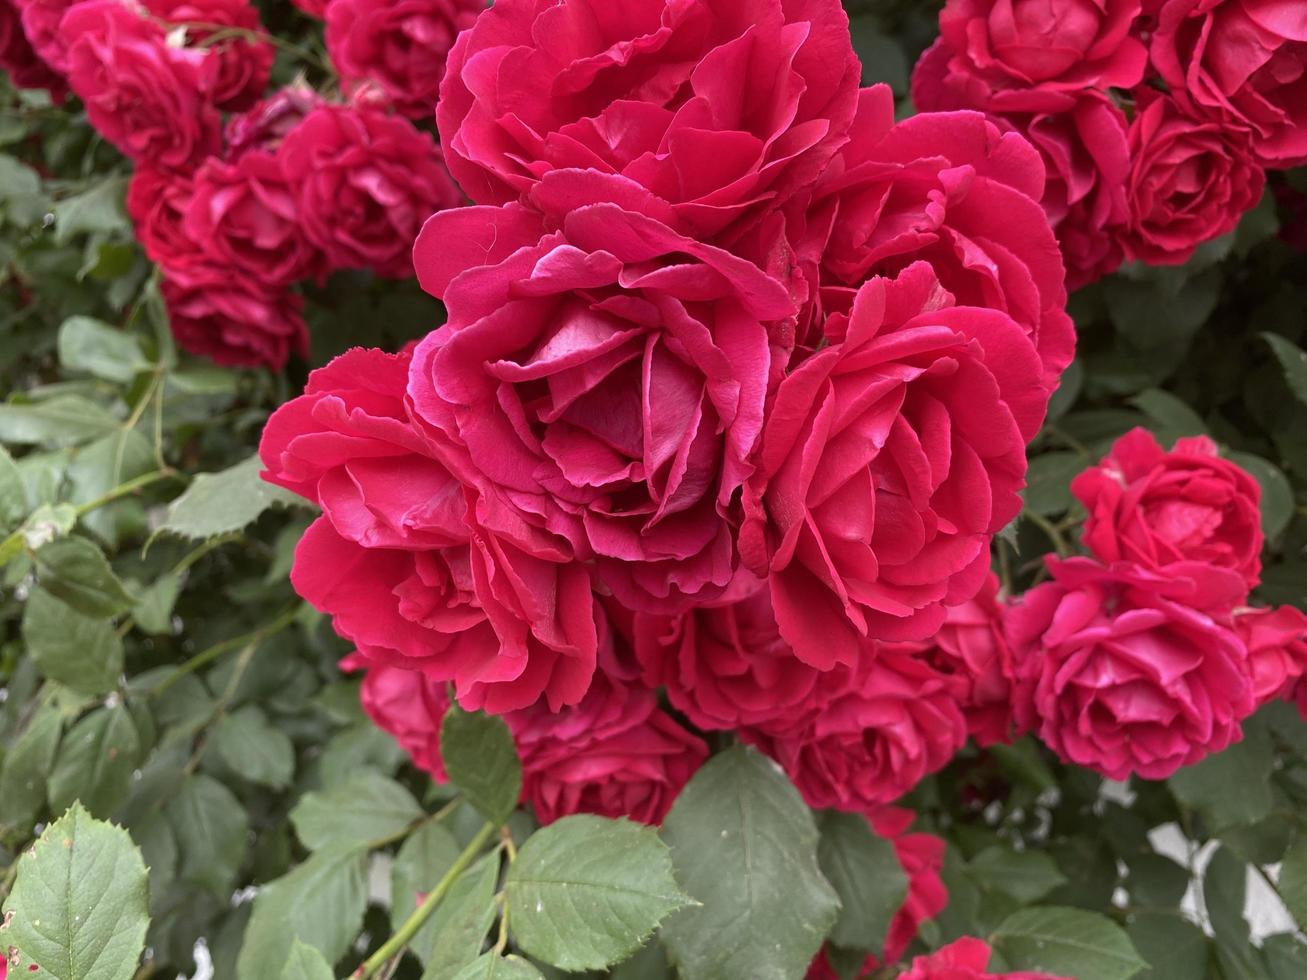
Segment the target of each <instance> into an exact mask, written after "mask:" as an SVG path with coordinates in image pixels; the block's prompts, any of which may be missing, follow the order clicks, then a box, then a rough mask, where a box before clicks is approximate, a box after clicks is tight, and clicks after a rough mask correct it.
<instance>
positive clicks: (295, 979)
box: [281, 939, 336, 980]
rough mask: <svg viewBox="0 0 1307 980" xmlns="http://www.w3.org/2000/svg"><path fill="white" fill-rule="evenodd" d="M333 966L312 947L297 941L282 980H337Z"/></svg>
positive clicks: (287, 959) (282, 974)
mask: <svg viewBox="0 0 1307 980" xmlns="http://www.w3.org/2000/svg"><path fill="white" fill-rule="evenodd" d="M335 978H336V974H334V973H332V972H331V964H330V963H328V962H327V961H326V960H325V959H323V958H322V954H321V953H319V952H318V951H317V950H316V949H314V948H313V947H312V946H307V945H305V944H304V943H303V942H301V941H300V940H298V939H296V940H295V942H294V944H293V945H292V946H291V948H290V955H289V956H287V957H286V965H285V966H284V967H283V968H282V971H281V980H335Z"/></svg>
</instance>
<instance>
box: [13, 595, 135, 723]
mask: <svg viewBox="0 0 1307 980" xmlns="http://www.w3.org/2000/svg"><path fill="white" fill-rule="evenodd" d="M23 642H25V643H26V644H27V649H28V652H29V653H31V655H32V659H33V660H35V661H36V666H37V667H38V668H39V669H40V671H41V673H42V674H43V675H44V676H46V677H48V678H50V679H51V680H54V681H58V682H59V683H60V684H66V685H67V686H68V687H70V688H72V689H73V690H74V691H76V692H77V693H79V694H85V695H87V696H90V697H94V696H96V695H100V694H107V693H108V692H109V691H112V690H113V689H114V688H115V687H116V686H117V684H118V677H119V675H120V674H121V673H122V670H123V644H122V640H120V639H119V638H118V634H117V633H115V632H114V628H113V626H112V625H111V624H110V623H108V622H107V621H105V620H103V619H92V618H91V617H89V616H83V615H82V614H81V613H79V612H76V611H75V610H74V609H72V608H71V607H70V606H69V605H68V604H67V603H65V602H62V601H61V600H59V599H56V598H55V597H54V596H52V595H50V593H48V592H46V591H45V590H44V589H35V590H33V592H32V594H31V595H30V596H28V598H27V603H26V605H25V606H24V607H23Z"/></svg>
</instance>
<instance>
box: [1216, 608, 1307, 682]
mask: <svg viewBox="0 0 1307 980" xmlns="http://www.w3.org/2000/svg"><path fill="white" fill-rule="evenodd" d="M1234 625H1235V628H1236V630H1237V631H1238V633H1239V636H1240V637H1241V638H1242V639H1243V642H1244V646H1246V647H1247V648H1248V668H1249V674H1250V675H1251V677H1252V686H1253V699H1254V700H1255V701H1256V702H1257V704H1258V705H1259V706H1260V705H1263V704H1265V703H1266V702H1267V701H1271V700H1274V699H1276V698H1280V697H1291V696H1292V694H1293V690H1294V688H1295V686H1296V685H1297V684H1298V682H1299V679H1300V678H1301V677H1302V676H1303V675H1304V674H1307V614H1304V613H1303V612H1302V610H1300V609H1297V608H1295V607H1293V606H1279V607H1277V608H1275V609H1251V608H1243V609H1237V610H1235V614H1234Z"/></svg>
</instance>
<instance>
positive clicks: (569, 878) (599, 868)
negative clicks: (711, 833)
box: [442, 736, 690, 970]
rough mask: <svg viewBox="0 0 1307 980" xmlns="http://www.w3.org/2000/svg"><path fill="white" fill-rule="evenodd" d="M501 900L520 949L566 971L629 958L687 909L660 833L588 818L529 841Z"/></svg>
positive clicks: (559, 824) (565, 822) (566, 821)
mask: <svg viewBox="0 0 1307 980" xmlns="http://www.w3.org/2000/svg"><path fill="white" fill-rule="evenodd" d="M442 738H443V736H442ZM442 744H443V742H442ZM504 896H505V903H506V907H507V909H508V912H509V921H510V923H511V924H512V927H513V935H514V936H515V937H516V938H517V941H518V944H519V945H520V946H521V947H522V949H523V950H525V951H526V952H527V953H529V954H530V955H531V956H533V957H535V958H536V959H538V960H543V961H544V962H546V963H550V964H552V965H553V966H557V967H559V968H560V969H563V970H589V969H600V968H602V967H605V966H608V965H609V964H610V963H616V962H617V961H618V960H621V959H624V958H625V957H627V956H629V955H630V954H631V953H633V952H635V950H637V949H639V948H640V947H641V946H642V945H644V943H645V941H646V940H647V939H648V938H649V936H650V935H652V934H653V931H654V929H656V928H657V927H658V924H659V923H660V922H662V920H663V919H664V918H666V917H667V915H668V914H669V913H671V912H674V911H676V910H677V909H679V908H683V907H684V906H686V905H687V904H690V900H689V898H688V897H687V896H686V895H685V894H684V893H683V892H682V891H681V890H680V888H678V887H677V885H676V878H675V877H674V876H673V874H672V858H671V854H670V853H669V852H668V850H667V846H666V845H665V844H664V843H663V842H662V841H661V840H659V839H658V834H657V832H655V831H654V830H653V829H652V828H650V827H646V826H644V825H643V824H639V823H634V822H632V821H630V820H608V819H605V818H603V817H596V816H591V815H589V814H581V815H577V816H570V817H563V818H562V819H561V820H558V821H555V822H554V823H552V824H550V825H549V826H548V827H542V828H541V829H540V830H538V831H536V832H535V833H534V834H532V835H531V836H530V837H529V838H527V841H526V843H525V844H523V845H522V849H521V851H519V852H518V855H517V860H516V861H514V862H513V864H512V865H511V866H510V867H509V869H508V876H507V878H506V879H505V881H504Z"/></svg>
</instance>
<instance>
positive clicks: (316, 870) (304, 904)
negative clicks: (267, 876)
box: [236, 843, 368, 980]
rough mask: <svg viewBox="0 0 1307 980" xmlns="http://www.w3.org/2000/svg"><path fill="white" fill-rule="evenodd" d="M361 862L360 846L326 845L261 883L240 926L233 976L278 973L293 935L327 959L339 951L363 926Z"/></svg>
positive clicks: (257, 979) (247, 978) (259, 979)
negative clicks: (246, 919) (246, 920)
mask: <svg viewBox="0 0 1307 980" xmlns="http://www.w3.org/2000/svg"><path fill="white" fill-rule="evenodd" d="M367 866H368V852H367V849H366V848H362V847H355V846H353V845H350V844H343V843H337V844H331V845H328V846H327V847H324V848H323V849H322V850H320V851H317V852H316V853H314V854H312V855H310V857H309V859H308V860H307V861H305V862H304V863H303V864H301V865H299V866H297V867H296V868H295V869H294V870H293V871H291V872H290V873H289V874H287V875H284V876H282V877H281V878H278V879H277V880H276V881H274V882H272V883H271V884H269V885H266V886H264V888H263V889H262V890H261V891H260V892H259V894H258V897H257V898H255V900H254V913H253V914H252V915H251V916H250V923H249V926H248V927H247V928H246V930H245V940H244V942H243V943H242V945H241V952H240V957H239V959H238V960H237V963H236V976H237V978H238V980H267V978H268V977H275V976H278V975H279V974H280V972H281V970H282V968H283V967H284V966H285V964H286V960H287V958H288V956H289V954H290V950H291V947H292V946H293V944H294V942H295V940H296V939H298V940H300V941H301V942H304V943H306V944H308V945H309V946H312V947H314V948H315V949H317V950H318V952H320V953H321V954H322V956H323V959H325V960H327V961H328V962H329V963H334V962H336V960H338V959H340V958H341V957H342V956H344V955H345V952H346V951H347V950H348V949H349V948H350V946H351V944H353V942H354V940H355V938H356V937H357V936H358V933H359V930H360V929H361V928H362V926H363V912H364V910H365V909H366V908H367V904H368V888H367Z"/></svg>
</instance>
